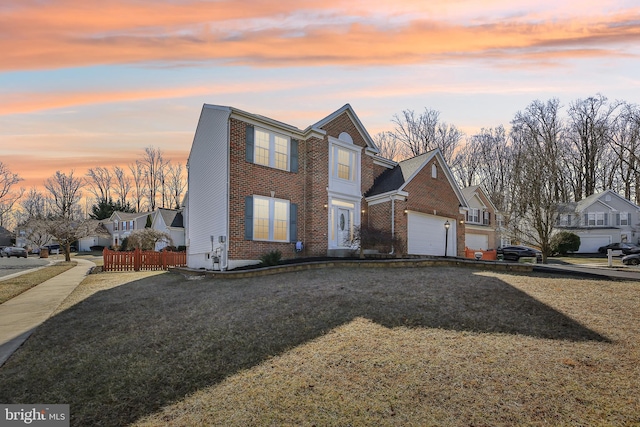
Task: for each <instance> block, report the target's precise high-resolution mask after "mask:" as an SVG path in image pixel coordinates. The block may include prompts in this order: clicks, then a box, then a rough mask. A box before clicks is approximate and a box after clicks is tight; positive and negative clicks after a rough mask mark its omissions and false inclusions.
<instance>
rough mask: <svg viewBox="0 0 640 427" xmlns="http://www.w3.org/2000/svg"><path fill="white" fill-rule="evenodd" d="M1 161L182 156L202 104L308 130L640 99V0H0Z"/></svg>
mask: <svg viewBox="0 0 640 427" xmlns="http://www.w3.org/2000/svg"><path fill="white" fill-rule="evenodd" d="M0 52H2V54H1V55H0V161H1V162H3V163H5V164H6V165H7V166H8V167H9V168H10V169H11V170H12V171H13V172H15V173H18V174H19V175H20V176H21V177H23V178H24V181H23V182H22V183H21V184H22V185H23V186H24V187H26V188H29V187H31V186H40V185H41V184H42V182H43V180H44V179H46V178H47V177H50V176H51V175H53V173H55V171H56V170H60V171H63V172H68V171H70V170H72V169H73V170H75V174H76V175H84V174H85V173H86V171H87V169H88V168H90V167H97V166H108V167H110V166H113V165H120V166H123V167H124V166H126V165H127V164H129V163H131V162H132V161H134V160H135V159H136V158H139V157H140V155H141V153H142V151H143V149H144V147H147V146H154V147H157V148H160V149H161V150H162V151H163V152H164V153H165V157H167V158H170V159H172V161H174V162H182V163H184V162H185V161H186V158H187V155H188V152H189V149H190V147H191V142H192V140H193V134H194V131H195V128H196V125H197V121H198V117H199V114H200V109H201V107H202V104H203V103H209V104H220V105H231V106H234V107H237V108H240V109H243V110H246V111H249V112H252V113H256V114H262V115H265V116H268V117H271V118H273V119H276V120H280V121H283V122H286V123H289V124H292V125H294V126H297V127H300V128H305V127H307V126H309V125H310V124H312V123H314V122H316V121H318V120H320V119H322V118H324V117H325V116H326V115H328V114H330V113H331V112H333V111H335V110H337V109H338V108H340V107H341V106H343V105H344V104H346V103H350V104H351V106H352V107H353V108H354V109H355V111H356V113H357V114H358V116H359V117H360V120H361V121H362V122H363V124H364V125H365V127H367V129H368V130H369V133H370V134H371V135H375V134H376V133H378V132H380V131H384V130H391V128H392V124H391V119H392V117H393V115H394V114H396V113H400V112H401V111H402V110H404V109H413V110H416V111H421V110H423V109H424V108H425V107H427V108H430V109H434V110H438V111H440V112H441V115H440V117H441V119H442V120H444V121H446V122H448V123H453V124H455V125H456V126H458V127H459V128H461V129H462V130H464V132H465V133H466V134H467V135H472V134H473V133H475V132H477V131H478V130H479V129H480V128H481V127H494V126H497V125H500V124H503V125H505V126H508V125H509V121H510V120H511V119H512V118H513V116H514V114H515V113H516V112H517V111H518V110H522V109H524V108H525V107H526V106H527V105H528V104H529V103H530V102H531V101H533V100H535V99H541V100H547V99H549V98H552V97H557V98H559V99H560V101H561V103H562V104H563V105H567V104H568V103H569V102H571V101H575V100H576V99H580V98H586V97H588V96H592V95H595V94H597V93H602V94H603V95H605V96H606V97H608V98H609V99H610V100H615V99H620V100H625V101H628V102H631V103H640V1H638V0H618V1H606V0H597V1H595V0H580V1H577V0H575V1H574V0H567V1H562V0H561V1H558V0H553V1H551V0H523V1H513V0H509V1H506V0H484V1H471V0H430V1H424V0H395V1H380V0H367V1H336V0H295V1H288V0H281V1H273V0H245V1H233V0H215V1H208V0H200V1H197V0H164V1H162V0H153V1H152V0H108V1H102V2H94V1H91V0H3V1H2V2H0Z"/></svg>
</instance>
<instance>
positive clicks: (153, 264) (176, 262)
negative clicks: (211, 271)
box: [102, 248, 187, 271]
mask: <svg viewBox="0 0 640 427" xmlns="http://www.w3.org/2000/svg"><path fill="white" fill-rule="evenodd" d="M102 258H103V260H104V265H103V267H102V271H140V270H168V269H169V267H186V265H187V253H186V252H169V251H163V252H156V251H141V250H140V249H136V250H134V251H131V252H124V251H123V252H120V251H112V250H110V249H107V248H104V250H103V251H102Z"/></svg>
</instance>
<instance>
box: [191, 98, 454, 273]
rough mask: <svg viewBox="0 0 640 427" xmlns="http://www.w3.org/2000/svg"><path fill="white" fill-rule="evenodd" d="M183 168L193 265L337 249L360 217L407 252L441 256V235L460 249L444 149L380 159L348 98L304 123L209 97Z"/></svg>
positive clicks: (343, 249)
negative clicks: (396, 159)
mask: <svg viewBox="0 0 640 427" xmlns="http://www.w3.org/2000/svg"><path fill="white" fill-rule="evenodd" d="M187 167H188V192H187V196H186V197H185V208H184V222H185V230H186V239H185V244H186V246H187V264H188V266H189V267H192V268H205V269H211V268H213V267H214V263H215V262H218V263H219V264H218V267H219V268H223V269H225V268H229V269H233V268H237V267H239V266H242V265H247V264H252V263H256V262H258V261H257V260H258V259H259V258H260V256H261V255H263V254H265V253H267V252H270V251H274V250H279V251H280V252H281V253H282V255H283V258H293V257H301V256H304V257H313V256H327V255H329V256H341V255H344V254H346V253H349V252H350V251H351V250H352V249H353V248H352V243H351V240H352V239H351V238H352V236H353V233H354V229H356V227H358V226H360V225H361V224H367V225H370V226H375V227H377V228H381V229H387V230H390V231H391V232H392V233H394V234H395V235H397V236H398V237H399V238H400V239H402V241H403V242H406V243H407V244H406V247H405V251H408V253H415V254H422V255H444V250H445V238H446V239H448V240H447V244H448V251H447V254H448V255H459V254H461V253H462V252H463V251H464V217H465V216H464V211H465V209H466V202H465V199H464V197H463V196H462V193H461V191H460V189H459V188H458V187H457V185H456V184H455V181H454V180H453V179H452V174H451V171H450V170H449V167H448V166H447V165H446V163H445V162H444V159H443V158H442V155H441V153H440V152H439V151H438V150H434V151H432V152H429V153H427V154H424V155H422V156H418V157H416V158H414V159H409V160H406V161H404V162H400V163H396V162H394V161H392V160H388V159H385V158H383V157H380V156H379V155H378V149H377V147H376V145H375V144H374V142H373V140H372V139H371V137H370V136H369V133H368V132H367V130H366V128H365V127H364V126H363V125H362V123H361V122H360V120H359V118H358V116H357V115H356V114H355V112H354V111H353V109H352V108H351V106H350V105H349V104H347V105H345V106H343V107H342V108H340V109H339V110H337V111H335V112H334V113H332V114H330V115H328V116H327V117H325V118H324V119H322V120H320V121H319V122H317V123H315V124H313V125H311V126H309V127H307V128H306V129H298V128H297V127H294V126H291V125H288V124H285V123H282V122H279V121H276V120H273V119H270V118H267V117H264V116H260V115H257V114H252V113H248V112H245V111H242V110H239V109H236V108H233V107H225V106H216V105H208V104H205V105H204V106H203V108H202V112H201V114H200V119H199V121H198V126H197V129H196V132H195V136H194V140H193V144H192V147H191V152H190V154H189V159H188V164H187ZM447 221H448V224H449V229H445V228H444V224H445V222H447ZM445 230H446V233H445ZM425 242H427V243H426V244H425Z"/></svg>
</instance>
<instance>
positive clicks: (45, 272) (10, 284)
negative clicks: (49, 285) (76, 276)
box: [0, 261, 77, 304]
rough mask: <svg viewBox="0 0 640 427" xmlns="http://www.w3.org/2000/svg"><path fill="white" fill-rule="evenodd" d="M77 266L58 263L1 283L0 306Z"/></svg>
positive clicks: (73, 263) (71, 263)
mask: <svg viewBox="0 0 640 427" xmlns="http://www.w3.org/2000/svg"><path fill="white" fill-rule="evenodd" d="M76 265H77V263H76V262H73V261H71V262H58V263H56V264H53V265H50V266H48V267H44V268H41V269H38V270H36V271H32V272H30V273H25V274H23V275H20V276H17V277H13V278H11V279H7V280H3V281H0V304H2V303H3V302H5V301H9V300H10V299H11V298H13V297H15V296H18V295H20V294H21V293H23V292H25V291H28V290H29V289H31V288H33V287H34V286H37V285H39V284H40V283H43V282H45V281H47V280H49V279H51V278H52V277H55V276H57V275H58V274H60V273H64V272H65V271H67V270H69V269H70V268H73V267H74V266H76Z"/></svg>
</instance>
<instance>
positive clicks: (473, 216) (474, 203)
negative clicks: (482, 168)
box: [462, 185, 511, 251]
mask: <svg viewBox="0 0 640 427" xmlns="http://www.w3.org/2000/svg"><path fill="white" fill-rule="evenodd" d="M462 194H463V195H464V197H465V199H466V200H467V204H468V206H469V209H468V210H467V217H466V219H465V228H466V235H465V246H466V247H467V248H469V249H475V250H483V251H486V250H488V249H496V248H498V247H500V246H503V243H505V241H503V240H504V239H502V238H501V233H500V227H499V226H500V219H501V216H500V213H499V212H498V210H497V209H496V207H495V205H494V204H493V203H492V202H491V199H489V197H488V196H487V193H486V192H485V191H484V190H483V189H482V187H480V186H479V185H474V186H471V187H465V188H463V189H462ZM510 243H511V242H510V241H507V242H506V244H510Z"/></svg>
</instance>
